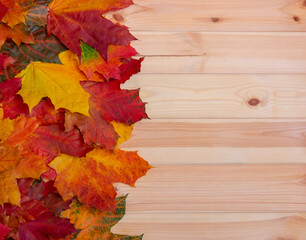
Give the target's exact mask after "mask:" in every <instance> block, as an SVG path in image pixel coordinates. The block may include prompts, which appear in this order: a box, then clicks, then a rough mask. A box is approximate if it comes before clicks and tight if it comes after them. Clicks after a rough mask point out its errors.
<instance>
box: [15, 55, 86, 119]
mask: <svg viewBox="0 0 306 240" xmlns="http://www.w3.org/2000/svg"><path fill="white" fill-rule="evenodd" d="M59 58H60V60H61V62H62V63H63V64H56V63H43V62H32V63H30V64H29V65H28V66H27V67H26V69H25V70H23V71H22V72H21V73H19V74H18V75H17V76H16V77H21V78H22V86H21V89H20V91H19V92H18V94H20V95H21V96H22V98H23V100H24V102H25V103H26V104H28V106H29V108H30V109H32V108H33V107H34V106H35V105H37V104H38V103H39V101H40V100H41V99H42V98H43V97H49V98H50V99H51V101H52V103H53V105H54V107H55V109H59V108H66V109H68V110H70V111H71V112H78V113H82V114H84V115H87V116H88V115H89V113H88V110H89V104H88V99H89V96H90V95H89V94H88V93H87V92H86V91H85V90H84V89H83V88H82V87H81V85H80V81H85V80H87V78H86V76H85V75H84V74H83V73H82V72H81V71H80V70H79V68H78V61H77V59H76V55H75V54H74V53H73V52H71V51H65V52H62V53H60V54H59Z"/></svg>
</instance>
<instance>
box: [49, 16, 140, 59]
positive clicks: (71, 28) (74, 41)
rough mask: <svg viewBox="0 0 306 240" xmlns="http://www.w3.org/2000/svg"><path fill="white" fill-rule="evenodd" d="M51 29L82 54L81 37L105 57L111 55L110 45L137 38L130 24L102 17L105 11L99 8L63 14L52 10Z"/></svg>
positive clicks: (63, 41)
mask: <svg viewBox="0 0 306 240" xmlns="http://www.w3.org/2000/svg"><path fill="white" fill-rule="evenodd" d="M94 26H101V27H99V28H97V27H94ZM102 26H103V27H102ZM47 31H48V33H49V34H52V33H53V34H54V35H55V36H56V37H58V39H60V40H61V42H62V43H63V44H64V45H65V46H66V47H67V48H69V49H71V50H72V51H73V52H75V53H76V54H77V55H78V56H79V57H81V47H80V40H82V41H83V42H84V43H86V44H88V45H90V46H92V47H93V48H94V49H96V50H97V51H98V52H99V53H101V55H102V56H103V57H104V59H106V58H107V48H108V45H109V44H113V45H127V44H128V43H129V42H130V41H132V40H136V38H135V37H134V36H133V35H132V34H131V33H130V32H129V31H128V29H127V28H126V27H124V26H119V25H116V24H114V23H113V22H111V21H110V20H108V19H106V18H104V17H102V16H101V11H97V10H88V11H76V12H61V13H58V12H57V11H52V10H51V11H50V12H49V14H48V16H47Z"/></svg>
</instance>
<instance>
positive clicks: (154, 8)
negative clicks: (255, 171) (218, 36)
mask: <svg viewBox="0 0 306 240" xmlns="http://www.w3.org/2000/svg"><path fill="white" fill-rule="evenodd" d="M134 2H135V3H136V5H134V6H131V7H129V8H127V9H124V10H121V11H118V12H114V13H109V14H107V15H106V16H107V17H108V18H109V19H112V20H114V21H118V22H120V23H122V24H124V25H126V26H129V28H131V29H132V30H137V31H168V32H171V31H184V32H185V31H305V29H306V21H305V19H306V11H305V2H304V0H235V1H233V0H206V1H203V0H194V1H183V0H167V1H163V0H135V1H134Z"/></svg>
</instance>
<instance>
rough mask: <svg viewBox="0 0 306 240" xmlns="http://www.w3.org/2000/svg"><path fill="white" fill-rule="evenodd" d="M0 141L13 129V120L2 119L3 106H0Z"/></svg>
mask: <svg viewBox="0 0 306 240" xmlns="http://www.w3.org/2000/svg"><path fill="white" fill-rule="evenodd" d="M0 119H1V120H0V143H1V142H3V141H4V140H6V139H7V138H8V136H10V134H11V133H12V132H13V131H14V124H15V120H10V119H8V118H6V119H3V108H0Z"/></svg>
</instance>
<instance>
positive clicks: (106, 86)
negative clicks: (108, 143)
mask: <svg viewBox="0 0 306 240" xmlns="http://www.w3.org/2000/svg"><path fill="white" fill-rule="evenodd" d="M81 84H82V86H83V88H84V89H85V90H86V91H87V92H88V93H89V94H90V95H91V98H90V103H89V104H90V113H91V115H92V116H93V117H95V116H100V117H102V118H103V119H105V120H106V121H108V122H110V121H117V122H120V123H125V124H128V125H131V124H133V123H135V122H137V121H139V120H141V119H143V118H148V116H147V114H146V112H145V104H144V103H143V102H142V101H141V99H140V98H139V89H137V90H122V89H120V84H119V83H116V82H105V83H95V82H82V83H81Z"/></svg>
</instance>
